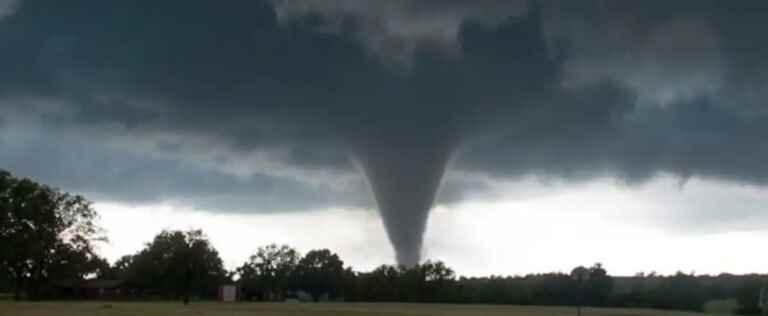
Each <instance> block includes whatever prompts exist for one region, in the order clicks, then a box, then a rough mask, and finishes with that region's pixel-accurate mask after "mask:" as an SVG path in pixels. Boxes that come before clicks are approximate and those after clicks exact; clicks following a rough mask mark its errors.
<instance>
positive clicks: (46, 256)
mask: <svg viewBox="0 0 768 316" xmlns="http://www.w3.org/2000/svg"><path fill="white" fill-rule="evenodd" d="M96 218H97V213H96V211H95V210H94V209H93V208H92V206H91V203H90V202H89V201H88V200H86V199H85V198H84V197H82V196H79V195H71V194H69V193H65V192H61V191H59V190H57V189H54V188H51V187H49V186H46V185H43V184H40V183H37V182H35V181H32V180H30V179H19V178H16V177H14V176H13V175H11V174H10V173H9V172H7V171H3V170H0V266H2V268H3V272H4V273H6V274H7V276H8V278H10V279H11V281H12V282H13V284H14V297H15V298H16V299H19V298H20V297H21V293H22V290H23V289H25V288H26V289H27V290H28V294H30V295H32V296H35V295H38V294H40V293H39V290H40V288H41V286H42V285H44V284H46V283H50V281H51V280H52V279H55V278H57V279H64V278H83V277H85V276H86V275H87V274H89V273H92V272H94V271H93V270H94V269H93V264H92V262H91V261H93V260H97V258H98V257H97V256H96V255H95V254H94V252H93V243H94V242H95V241H101V240H105V238H103V237H101V236H100V229H99V228H98V227H97V226H96V225H95V223H94V221H95V220H96Z"/></svg>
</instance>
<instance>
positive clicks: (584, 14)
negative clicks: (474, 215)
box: [0, 0, 768, 263]
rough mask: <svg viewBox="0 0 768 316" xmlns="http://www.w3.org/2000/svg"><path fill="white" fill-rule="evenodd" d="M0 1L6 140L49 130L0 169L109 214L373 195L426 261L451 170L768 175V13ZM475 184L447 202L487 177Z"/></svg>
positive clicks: (450, 188) (9, 152)
mask: <svg viewBox="0 0 768 316" xmlns="http://www.w3.org/2000/svg"><path fill="white" fill-rule="evenodd" d="M4 3H5V2H0V46H2V47H3V51H2V57H0V69H2V71H0V105H2V107H1V108H0V128H2V129H3V131H4V133H5V134H6V135H13V134H14V133H15V134H17V135H26V134H25V133H24V128H31V129H37V130H39V133H40V134H41V135H44V136H45V137H41V138H39V139H35V140H34V141H27V140H24V139H23V137H21V138H14V137H7V136H6V137H5V138H3V142H2V149H3V153H2V154H0V163H2V164H3V165H5V166H7V167H8V168H11V169H12V171H15V172H17V173H19V174H22V175H34V176H37V177H39V178H41V179H43V180H50V181H52V182H54V183H56V184H58V185H60V186H62V187H64V188H67V189H73V190H80V191H84V192H93V194H96V195H97V196H100V197H101V196H103V197H104V198H105V199H114V200H130V201H135V202H141V201H147V200H150V201H153V200H182V201H186V202H189V203H191V204H194V205H195V206H199V207H202V208H210V207H211V205H214V206H217V207H214V208H215V209H223V210H247V209H252V210H269V209H272V210H283V209H308V208H320V207H325V206H349V205H352V206H363V207H365V206H369V205H370V201H371V200H372V199H371V197H370V195H371V194H370V193H371V191H372V192H373V196H374V198H375V200H376V201H377V204H378V206H379V209H380V212H381V213H382V215H383V216H384V222H385V224H386V227H387V231H388V233H389V235H390V240H392V242H393V244H394V245H395V246H396V248H397V250H398V257H399V261H400V262H403V263H413V262H414V261H416V260H418V256H419V252H420V248H421V235H422V233H423V229H424V227H425V223H426V218H427V217H428V211H429V209H430V207H431V205H432V203H433V199H434V197H435V195H436V190H437V189H438V187H437V185H438V184H439V183H440V182H441V181H442V178H443V173H444V171H445V170H444V169H445V168H444V166H449V167H450V170H452V171H453V172H455V174H462V173H463V174H471V175H476V176H478V177H489V178H492V179H495V180H506V179H517V178H519V177H523V176H540V177H546V178H554V179H566V180H574V181H575V180H584V179H590V178H594V177H601V176H613V177H617V178H619V179H622V180H625V181H627V182H630V183H634V182H641V181H643V180H646V179H649V178H651V177H653V176H654V175H656V174H659V173H668V174H673V175H677V176H680V177H683V178H688V177H697V176H698V177H709V178H717V179H726V180H729V181H735V182H740V183H749V184H759V185H762V184H765V183H766V181H768V168H765V167H764V165H763V164H764V163H763V162H764V161H766V160H767V159H768V144H767V143H766V141H765V140H764V135H768V110H766V106H765V104H764V103H765V101H764V100H765V98H766V97H768V93H766V92H765V91H768V90H767V89H766V88H768V87H766V82H768V80H766V79H768V70H766V69H768V67H767V66H768V65H767V64H766V62H765V60H764V56H768V45H766V44H764V41H761V40H760V39H761V32H762V31H763V30H765V29H766V27H768V25H766V24H768V22H766V21H768V19H767V18H768V8H767V7H768V5H766V4H765V2H764V1H739V2H727V3H726V2H723V1H677V2H674V3H671V4H670V3H668V2H661V1H658V2H654V1H642V2H640V1H634V2H630V1H622V2H617V1H591V2H585V1H579V2H565V1H493V0H488V1H473V2H469V1H387V2H380V1H351V0H349V1H347V0H335V1H312V0H305V1H300V0H274V1H244V0H243V1H228V2H226V3H225V4H214V3H213V2H210V1H197V0H194V1H184V2H173V1H161V2H157V1H133V2H130V3H127V2H126V3H114V2H98V3H95V2H93V1H85V0H71V1H67V2H66V3H63V2H61V1H52V0H25V1H23V2H19V3H16V4H15V5H13V6H12V5H4ZM7 3H12V2H7ZM3 8H6V9H3ZM59 135H68V136H67V137H59ZM30 157H35V158H34V159H30ZM68 166H70V167H68ZM71 166H79V167H77V169H74V168H73V167H71ZM89 167H92V168H89ZM74 170H76V171H74ZM109 170H120V172H118V174H117V176H116V177H115V176H105V175H104V174H105V173H107V174H108V172H109ZM360 171H362V172H360ZM361 175H365V176H366V177H367V179H368V181H369V182H370V184H371V187H372V190H371V189H368V188H366V187H365V186H361V185H360V184H361V183H362V182H363V181H364V180H363V178H362V177H361ZM459 178H460V177H449V178H447V180H446V181H448V183H446V186H445V189H444V190H443V191H442V192H440V193H439V194H438V195H437V196H438V198H439V199H440V201H456V200H458V199H460V198H461V196H462V195H463V194H464V193H465V192H466V191H468V190H470V189H471V188H470V187H473V186H476V185H478V184H479V183H485V182H482V181H481V182H476V181H473V180H455V179H459ZM115 179H121V180H115ZM339 179H343V180H339ZM223 201H227V202H223Z"/></svg>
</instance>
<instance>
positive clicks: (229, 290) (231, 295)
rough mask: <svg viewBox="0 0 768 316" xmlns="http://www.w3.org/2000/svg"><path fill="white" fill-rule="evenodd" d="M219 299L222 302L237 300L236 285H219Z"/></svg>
mask: <svg viewBox="0 0 768 316" xmlns="http://www.w3.org/2000/svg"><path fill="white" fill-rule="evenodd" d="M219 301H222V302H235V301H237V286H236V285H222V286H221V287H219Z"/></svg>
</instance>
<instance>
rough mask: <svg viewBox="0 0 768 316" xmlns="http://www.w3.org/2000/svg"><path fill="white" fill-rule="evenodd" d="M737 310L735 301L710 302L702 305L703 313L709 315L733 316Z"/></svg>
mask: <svg viewBox="0 0 768 316" xmlns="http://www.w3.org/2000/svg"><path fill="white" fill-rule="evenodd" d="M738 308H739V303H738V302H736V300H735V299H727V300H712V301H709V302H707V304H704V311H705V312H707V313H709V314H720V315H734V314H736V310H737V309H738Z"/></svg>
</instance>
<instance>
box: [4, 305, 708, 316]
mask: <svg viewBox="0 0 768 316" xmlns="http://www.w3.org/2000/svg"><path fill="white" fill-rule="evenodd" d="M102 315H105V316H106V315H110V316H111V315H115V316H134V315H135V316H187V315H189V316H245V315H264V316H332V315H333V316H378V315H381V316H400V315H402V316H405V315H414V316H415V315H424V316H475V315H478V316H485V315H487V316H496V315H498V316H502V315H504V316H529V315H530V316H566V315H568V316H570V315H576V309H575V308H569V307H538V306H488V305H438V304H362V303H360V304H358V303H347V304H345V303H338V304H290V303H288V304H281V303H276V304H261V303H237V304H226V303H193V304H191V305H189V306H183V305H181V304H180V303H96V302H88V303H79V302H72V303H28V302H22V303H14V302H0V316H102ZM582 315H584V316H697V315H704V314H696V313H684V312H670V311H654V310H639V309H597V308H586V309H584V310H583V311H582Z"/></svg>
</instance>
